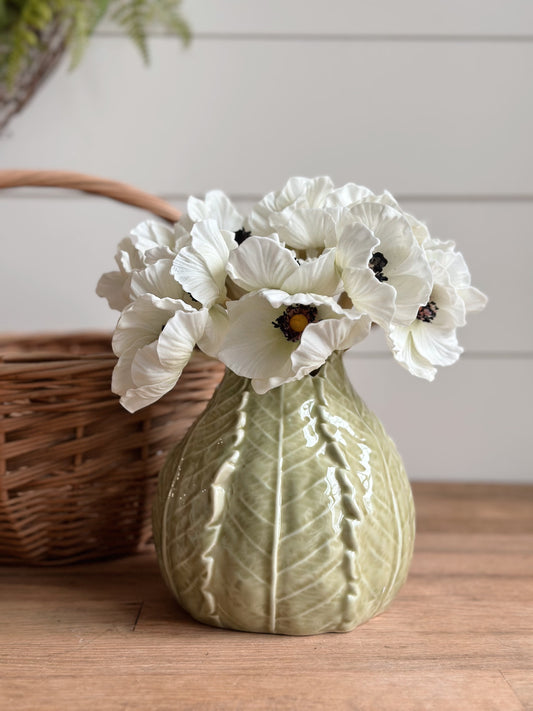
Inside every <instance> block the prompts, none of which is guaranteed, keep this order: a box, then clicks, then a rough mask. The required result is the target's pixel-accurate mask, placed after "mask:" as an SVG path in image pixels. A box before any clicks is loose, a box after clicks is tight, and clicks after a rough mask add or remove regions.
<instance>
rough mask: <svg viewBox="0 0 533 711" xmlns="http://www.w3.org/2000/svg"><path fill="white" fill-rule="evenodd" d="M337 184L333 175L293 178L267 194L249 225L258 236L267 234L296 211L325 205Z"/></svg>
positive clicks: (283, 223)
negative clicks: (275, 190) (330, 176)
mask: <svg viewBox="0 0 533 711" xmlns="http://www.w3.org/2000/svg"><path fill="white" fill-rule="evenodd" d="M333 188H334V185H333V183H332V181H331V179H330V178H327V177H318V178H301V177H295V178H290V179H289V180H288V181H287V183H286V184H285V185H284V186H283V188H282V189H281V190H279V191H277V192H271V193H268V195H266V196H265V197H264V198H263V199H262V200H261V201H260V202H259V203H258V204H257V205H255V207H254V208H253V210H252V211H251V213H250V216H249V218H248V221H247V225H248V228H249V229H250V230H251V231H252V232H253V234H255V235H262V236H267V235H269V234H271V233H272V232H276V231H277V230H276V226H277V225H285V224H286V222H287V221H288V220H289V219H290V217H291V215H292V213H293V211H294V210H296V209H299V208H304V209H305V208H322V207H323V206H324V203H325V200H326V197H327V195H328V194H329V193H330V192H331V191H332V190H333Z"/></svg>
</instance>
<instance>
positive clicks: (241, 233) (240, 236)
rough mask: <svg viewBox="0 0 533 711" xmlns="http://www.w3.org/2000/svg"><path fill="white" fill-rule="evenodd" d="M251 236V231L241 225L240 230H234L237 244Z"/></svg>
mask: <svg viewBox="0 0 533 711" xmlns="http://www.w3.org/2000/svg"><path fill="white" fill-rule="evenodd" d="M251 236H252V233H251V232H249V231H248V230H245V229H244V227H241V229H240V230H237V232H235V242H237V244H242V243H243V242H244V240H245V239H248V237H251Z"/></svg>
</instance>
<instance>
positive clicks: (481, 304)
mask: <svg viewBox="0 0 533 711" xmlns="http://www.w3.org/2000/svg"><path fill="white" fill-rule="evenodd" d="M458 293H459V296H460V297H461V299H462V300H463V302H464V305H465V308H466V310H467V312H468V311H483V309H484V308H485V306H486V305H487V301H488V298H487V296H486V295H485V294H484V293H483V292H482V291H480V290H479V289H476V287H475V286H469V287H468V288H466V289H459V291H458Z"/></svg>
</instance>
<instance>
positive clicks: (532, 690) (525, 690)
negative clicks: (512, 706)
mask: <svg viewBox="0 0 533 711" xmlns="http://www.w3.org/2000/svg"><path fill="white" fill-rule="evenodd" d="M502 674H503V677H504V679H505V680H506V681H507V683H508V684H509V686H510V687H511V688H512V689H513V691H514V693H515V694H516V696H517V697H518V699H519V700H520V702H521V704H522V706H523V708H524V710H525V711H531V709H533V676H532V675H531V670H529V671H521V670H516V669H510V670H508V669H505V670H504V671H503V672H502Z"/></svg>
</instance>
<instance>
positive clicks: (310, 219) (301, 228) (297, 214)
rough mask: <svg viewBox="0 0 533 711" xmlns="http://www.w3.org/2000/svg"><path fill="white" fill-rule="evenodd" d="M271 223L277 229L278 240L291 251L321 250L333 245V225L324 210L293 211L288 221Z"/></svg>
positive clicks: (330, 217) (282, 220)
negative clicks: (290, 248) (291, 249)
mask: <svg viewBox="0 0 533 711" xmlns="http://www.w3.org/2000/svg"><path fill="white" fill-rule="evenodd" d="M272 223H273V224H274V225H275V226H276V227H278V234H279V236H280V238H281V239H282V240H283V241H284V242H285V243H286V244H287V245H289V246H290V247H292V248H293V249H313V248H318V249H323V248H324V247H325V246H326V245H327V244H328V245H331V244H335V223H334V222H333V218H332V216H331V215H330V214H329V213H327V212H325V211H324V210H317V209H307V208H306V209H298V210H294V211H293V212H292V214H291V215H290V218H289V219H288V220H285V219H281V220H279V221H278V219H277V218H276V217H273V219H272Z"/></svg>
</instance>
